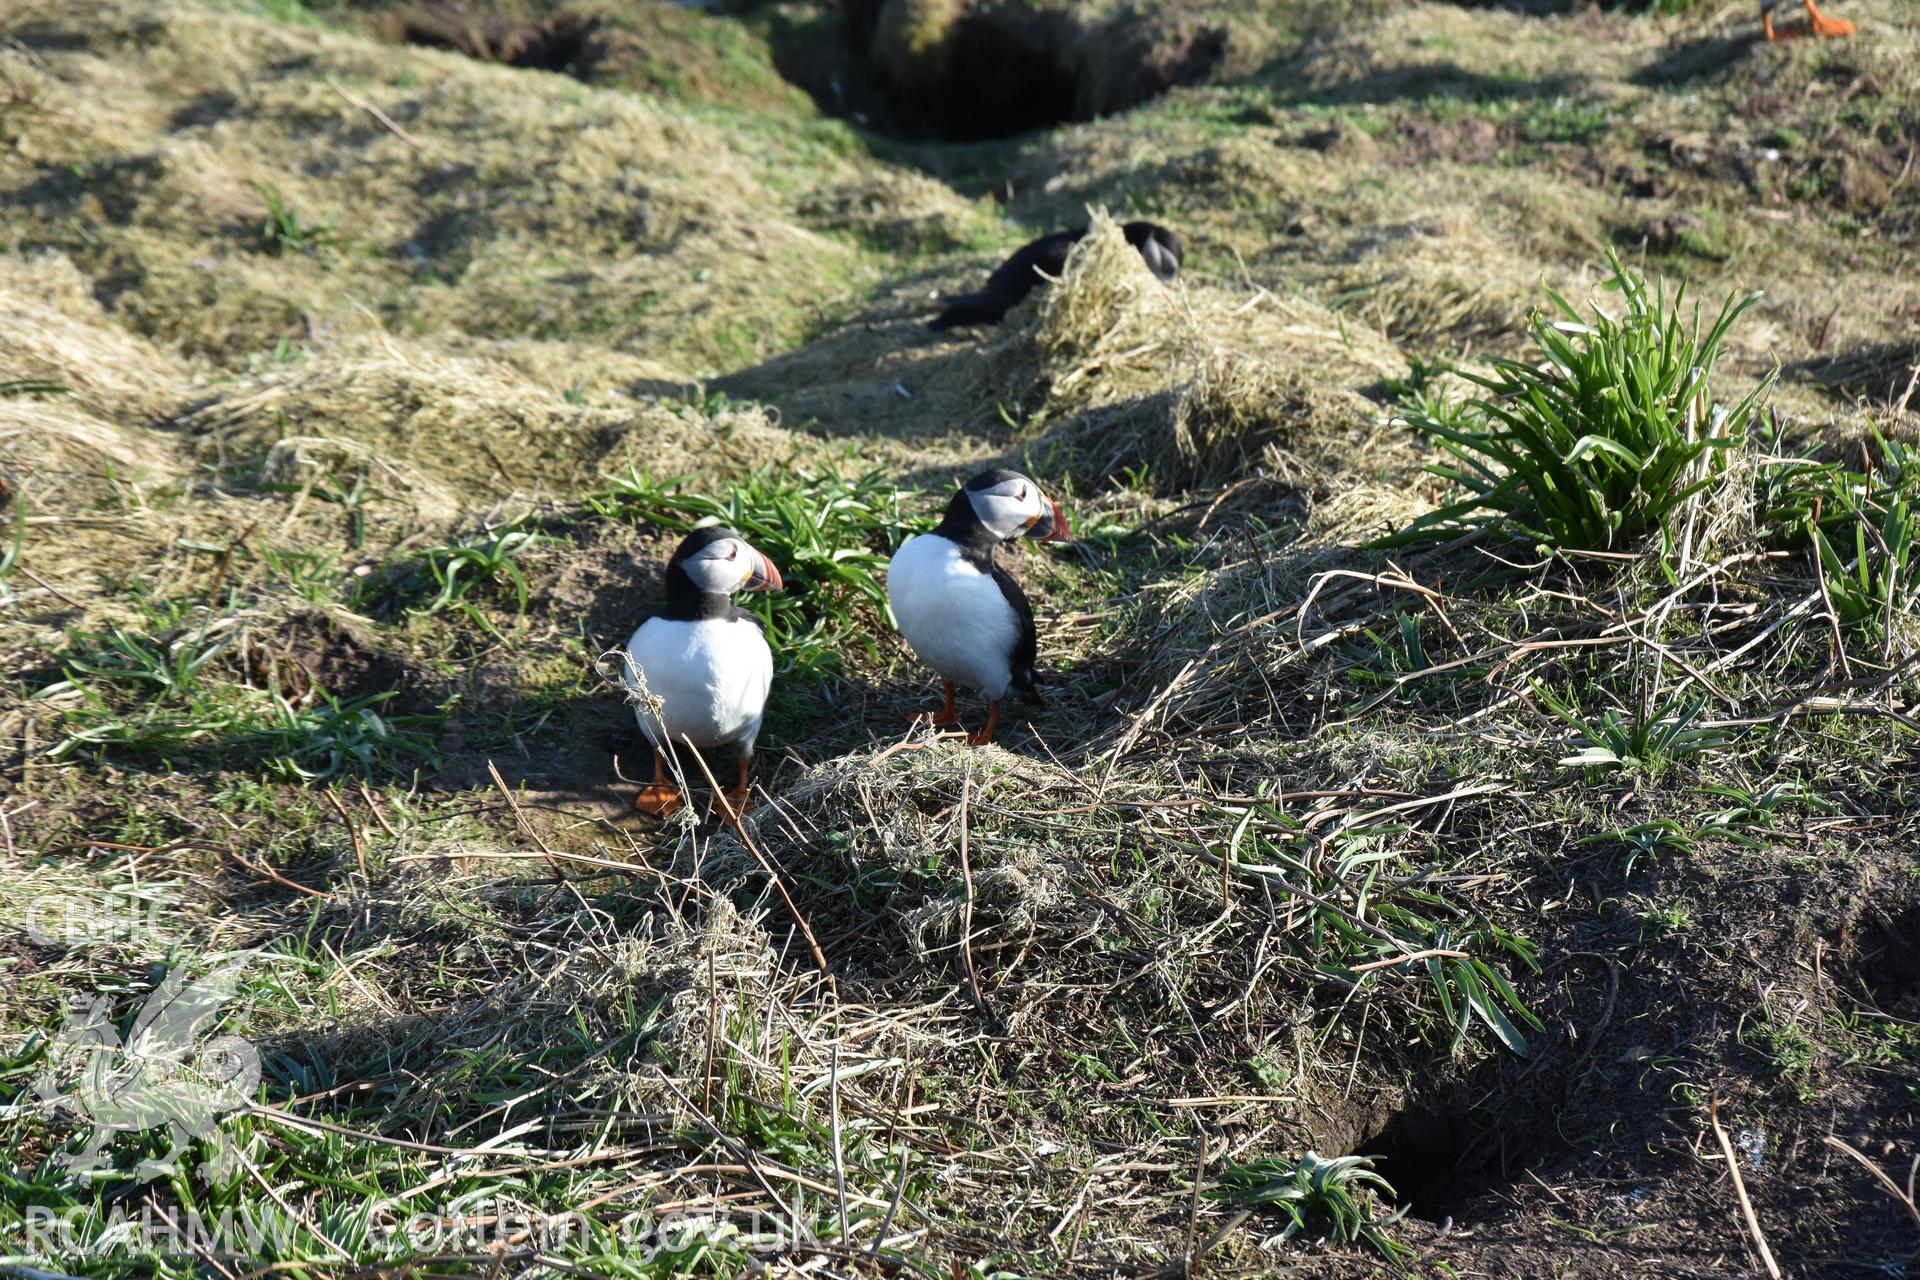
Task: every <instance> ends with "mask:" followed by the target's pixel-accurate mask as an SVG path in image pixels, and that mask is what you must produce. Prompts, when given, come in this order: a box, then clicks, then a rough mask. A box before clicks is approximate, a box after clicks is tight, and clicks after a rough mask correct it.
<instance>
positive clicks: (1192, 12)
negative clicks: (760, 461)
mask: <svg viewBox="0 0 1920 1280" xmlns="http://www.w3.org/2000/svg"><path fill="white" fill-rule="evenodd" d="M346 3H347V5H348V7H349V8H351V9H353V10H354V11H355V12H356V16H357V18H358V21H359V23H360V25H361V26H362V27H363V28H364V29H365V30H367V31H368V32H369V33H371V34H373V35H374V36H376V37H378V38H380V39H383V40H387V41H389V42H392V43H395V44H415V45H424V46H428V47H431V48H439V49H451V50H454V51H456V52H459V53H463V54H465V55H467V56H468V57H471V58H478V59H481V60H483V61H487V62H499V63H504V64H506V65H508V66H515V67H529V68H536V69H539V70H544V71H558V72H563V73H565V74H567V75H571V76H574V77H576V78H578V79H581V80H587V81H590V82H592V83H596V84H607V85H616V86H617V85H622V84H627V85H630V86H644V85H647V84H651V83H654V82H655V81H656V80H657V78H658V75H659V74H660V67H659V66H658V65H655V63H656V62H657V61H658V59H659V57H660V54H661V50H659V49H656V48H650V47H648V45H649V42H648V41H646V40H636V39H635V38H634V32H632V31H623V29H622V28H621V25H620V22H619V20H618V19H617V18H610V17H608V16H607V15H606V13H605V11H603V10H597V9H596V8H594V7H593V5H592V3H591V2H590V0H582V2H579V3H576V2H575V0H559V2H558V3H557V4H548V5H541V6H538V7H537V12H539V14H540V16H539V17H537V18H529V17H527V16H525V12H524V10H523V8H522V7H520V6H516V5H512V4H507V3H501V2H500V0H411V2H409V3H402V4H398V5H394V6H391V7H388V6H385V5H381V4H378V3H376V2H375V0H346ZM699 21H701V22H706V23H732V22H737V23H741V24H743V26H746V27H747V28H749V30H750V31H757V32H759V33H761V34H764V36H765V38H766V39H767V40H768V42H769V45H770V51H771V55H772V60H773V65H774V70H775V71H776V72H777V73H778V74H779V75H780V77H781V78H783V79H785V80H786V81H788V82H789V83H790V84H792V85H794V86H796V87H798V88H800V89H801V90H803V91H804V92H806V93H807V94H808V96H810V97H812V98H813V100H814V102H815V103H816V105H818V106H819V107H820V109H821V110H822V111H825V112H826V113H828V114H830V115H837V116H841V117H844V118H848V119H851V120H853V121H855V122H856V123H858V124H860V125H861V126H863V127H865V128H868V129H871V130H873V131H874V132H876V133H882V134H887V135H889V136H892V137H898V138H904V139H913V140H923V141H950V142H976V141H981V140H985V139H991V138H1002V137H1011V136H1014V135H1018V134H1023V133H1028V132H1031V131H1033V130H1036V129H1043V128H1046V127H1049V126H1051V125H1056V124H1062V123H1067V122H1072V121H1083V120H1092V119H1094V118H1095V117H1097V116H1102V115H1107V114H1111V113H1113V112H1116V111H1123V110H1126V109H1127V108H1129V107H1132V106H1136V105H1138V104H1139V103H1142V102H1145V101H1147V100H1148V99H1150V98H1154V97H1157V96H1158V95H1160V94H1162V93H1164V92H1166V91H1167V90H1168V89H1171V88H1173V87H1175V86H1178V85H1186V84H1196V83H1199V82H1200V81H1202V80H1205V79H1207V78H1208V77H1209V76H1211V75H1212V74H1213V73H1214V72H1215V71H1216V70H1217V69H1218V68H1219V67H1220V66H1221V65H1222V64H1223V62H1225V60H1226V59H1227V57H1228V54H1229V46H1230V44H1231V42H1232V33H1231V32H1230V31H1229V29H1228V28H1227V27H1226V26H1225V25H1223V24H1222V23H1221V22H1220V21H1219V20H1218V19H1217V17H1215V16H1214V15H1213V14H1212V13H1211V12H1210V10H1209V8H1208V6H1205V5H1202V4H1199V3H1197V0H1176V2H1175V3H1171V4H1148V3H1144V2H1142V3H1136V4H1131V5H1127V6H1123V7H1121V8H1120V9H1118V10H1110V11H1108V12H1106V13H1105V14H1103V15H1099V16H1093V15H1089V14H1087V13H1085V12H1084V11H1082V10H1080V9H1078V8H1075V7H1073V6H1071V5H1069V4H1067V3H1065V2H1064V0H1034V2H1032V3H1019V4H1009V3H1001V2H999V0H844V2H843V3H839V4H826V3H815V4H800V5H795V6H791V7H783V8H782V9H781V10H780V11H779V12H777V13H774V14H773V15H772V16H771V17H767V16H763V15H759V14H756V13H748V14H745V15H742V16H731V15H728V14H724V13H719V14H713V15H709V16H704V17H702V18H700V19H699ZM715 34H717V33H715ZM743 34H744V33H743ZM719 44H720V45H722V46H726V45H730V44H731V40H722V41H719ZM676 47H677V46H676ZM635 59H638V60H639V61H638V62H634V61H633V60H635ZM630 62H631V63H632V65H625V64H628V63H630ZM642 64H645V65H642ZM678 71H680V72H684V73H685V74H686V77H687V78H689V79H690V80H691V81H700V80H703V79H705V78H706V73H702V72H698V71H696V70H694V69H692V68H679V69H678ZM713 85H714V91H716V92H717V91H719V90H720V89H723V88H725V87H726V85H727V82H726V81H725V80H723V79H722V80H715V81H713Z"/></svg>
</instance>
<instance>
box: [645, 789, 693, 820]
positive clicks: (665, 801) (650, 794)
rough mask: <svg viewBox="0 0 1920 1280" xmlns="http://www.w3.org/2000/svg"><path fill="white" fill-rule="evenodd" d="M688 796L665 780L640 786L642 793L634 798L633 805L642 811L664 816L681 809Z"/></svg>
mask: <svg viewBox="0 0 1920 1280" xmlns="http://www.w3.org/2000/svg"><path fill="white" fill-rule="evenodd" d="M686 802H687V801H686V797H685V796H683V795H681V794H680V788H678V787H676V786H674V785H672V784H671V783H665V782H653V783H649V784H647V785H646V786H644V787H642V788H640V794H639V795H637V796H635V797H634V798H633V807H634V808H636V809H638V810H639V811H640V812H641V813H645V814H651V815H652V816H653V817H656V818H664V817H666V816H667V815H669V814H671V813H675V812H678V811H679V808H680V806H681V805H683V804H685V803H686Z"/></svg>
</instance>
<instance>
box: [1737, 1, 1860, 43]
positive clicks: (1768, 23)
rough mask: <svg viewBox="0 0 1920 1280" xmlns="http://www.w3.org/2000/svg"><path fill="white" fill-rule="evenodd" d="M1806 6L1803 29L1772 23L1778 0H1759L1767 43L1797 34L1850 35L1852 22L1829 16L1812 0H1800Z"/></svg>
mask: <svg viewBox="0 0 1920 1280" xmlns="http://www.w3.org/2000/svg"><path fill="white" fill-rule="evenodd" d="M1801 3H1803V4H1805V5H1806V7H1807V25H1806V29H1805V30H1801V29H1800V28H1798V27H1780V28H1776V27H1775V26H1774V25H1773V11H1774V10H1775V9H1778V8H1779V7H1780V0H1760V29H1761V30H1762V31H1764V32H1766V35H1767V43H1768V44H1772V43H1773V42H1774V41H1776V40H1792V39H1794V38H1795V37H1797V36H1850V35H1852V34H1853V24H1852V23H1851V22H1848V21H1847V20H1846V19H1845V18H1829V17H1828V16H1827V15H1826V14H1824V13H1822V12H1820V7H1819V6H1818V5H1816V4H1815V3H1814V2H1813V0H1801Z"/></svg>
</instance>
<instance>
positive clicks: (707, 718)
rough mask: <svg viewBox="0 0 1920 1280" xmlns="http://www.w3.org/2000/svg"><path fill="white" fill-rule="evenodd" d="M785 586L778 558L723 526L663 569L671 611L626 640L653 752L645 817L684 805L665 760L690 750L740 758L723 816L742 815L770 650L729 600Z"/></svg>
mask: <svg viewBox="0 0 1920 1280" xmlns="http://www.w3.org/2000/svg"><path fill="white" fill-rule="evenodd" d="M783 585H784V584H783V583H782V582H781V581H780V570H778V569H776V568H775V567H774V565H773V562H772V561H770V560H768V559H767V558H766V556H764V555H762V554H760V552H758V551H756V550H755V549H754V548H753V547H751V546H749V545H748V544H747V541H746V539H745V538H742V537H741V536H740V535H739V534H737V533H735V532H734V531H733V530H731V529H724V528H720V527H718V526H710V527H708V528H705V529H695V530H694V531H693V532H692V533H690V534H688V535H687V536H686V539H685V540H684V541H683V542H681V544H680V546H679V548H678V549H677V550H676V551H675V552H674V553H673V559H671V560H669V561H668V562H667V573H666V588H667V591H666V595H667V599H666V607H665V608H664V609H662V610H661V611H660V612H659V613H657V614H655V615H654V616H653V617H651V618H648V619H647V620H646V621H645V622H643V623H641V624H640V629H639V630H637V631H635V632H634V633H633V638H632V639H631V640H629V641H627V659H628V661H627V664H626V674H625V679H626V685H627V688H629V689H631V690H633V691H634V692H635V693H636V694H638V695H640V697H639V698H638V699H637V701H636V705H635V708H634V717H635V719H637V720H638V721H639V722H640V732H642V733H643V734H645V735H646V737H647V741H648V742H649V743H651V744H652V745H653V782H652V784H651V785H649V786H645V787H642V788H641V789H640V794H639V795H638V796H636V797H635V798H634V802H633V806H634V808H636V809H638V810H639V811H640V812H642V813H650V814H654V815H656V816H661V817H664V816H666V815H667V814H670V813H672V812H674V811H675V810H676V809H678V808H679V807H680V806H681V804H682V803H684V799H683V797H682V795H681V791H680V788H679V786H678V785H677V784H676V783H675V782H674V781H673V779H672V778H671V776H670V775H669V774H668V772H667V756H668V755H669V754H675V753H677V752H679V751H680V750H682V749H684V748H688V747H692V748H695V749H697V750H703V751H704V750H710V749H712V748H715V747H732V748H733V749H734V750H735V751H736V752H738V753H739V757H740V777H739V782H738V784H737V785H736V786H735V787H734V789H733V790H731V791H728V792H726V793H725V800H726V807H725V808H724V810H723V811H722V815H723V816H724V817H725V819H726V820H727V821H728V822H729V823H737V822H738V820H739V815H740V814H741V813H743V812H745V811H746V807H747V767H748V764H749V762H750V761H751V760H752V758H753V744H754V742H755V740H756V739H758V738H759V736H760V720H761V717H762V716H763V715H764V714H765V713H766V709H767V692H768V690H770V689H771V688H772V687H773V651H772V650H771V649H769V648H768V647H767V638H766V636H765V635H764V634H763V633H762V632H761V629H760V620H759V619H758V618H755V617H754V616H753V615H752V614H750V613H748V612H746V611H745V610H744V609H740V608H738V607H736V606H735V605H734V603H733V597H734V595H735V593H737V592H741V591H769V590H778V589H779V588H780V587H781V586H783ZM716 799H717V798H716ZM716 807H718V805H716Z"/></svg>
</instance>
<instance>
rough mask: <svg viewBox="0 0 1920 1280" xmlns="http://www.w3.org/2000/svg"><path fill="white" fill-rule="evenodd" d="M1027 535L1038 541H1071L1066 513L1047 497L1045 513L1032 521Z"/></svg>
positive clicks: (1071, 534)
mask: <svg viewBox="0 0 1920 1280" xmlns="http://www.w3.org/2000/svg"><path fill="white" fill-rule="evenodd" d="M1027 536H1028V537H1029V538H1033V539H1035V540H1036V541H1039V542H1071V541H1072V540H1073V530H1071V529H1069V528H1068V527H1067V513H1066V512H1064V511H1062V510H1061V509H1060V504H1059V503H1057V502H1055V501H1054V500H1053V499H1052V498H1048V499H1047V514H1046V515H1044V516H1042V517H1041V518H1040V519H1039V520H1038V521H1036V522H1035V523H1034V526H1033V528H1032V529H1031V530H1029V531H1028V533H1027Z"/></svg>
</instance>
